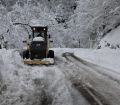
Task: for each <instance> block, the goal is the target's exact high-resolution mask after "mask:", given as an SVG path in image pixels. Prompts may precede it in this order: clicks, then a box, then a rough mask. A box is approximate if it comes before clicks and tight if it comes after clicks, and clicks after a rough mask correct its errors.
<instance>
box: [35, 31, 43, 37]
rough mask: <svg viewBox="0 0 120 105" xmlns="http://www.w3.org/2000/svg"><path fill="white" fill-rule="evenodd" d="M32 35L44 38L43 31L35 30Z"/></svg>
mask: <svg viewBox="0 0 120 105" xmlns="http://www.w3.org/2000/svg"><path fill="white" fill-rule="evenodd" d="M34 37H43V38H45V33H44V32H35V33H34Z"/></svg>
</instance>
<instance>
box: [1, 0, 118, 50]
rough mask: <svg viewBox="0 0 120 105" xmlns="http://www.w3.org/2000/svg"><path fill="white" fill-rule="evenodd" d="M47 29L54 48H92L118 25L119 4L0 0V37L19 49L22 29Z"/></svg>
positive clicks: (113, 0)
mask: <svg viewBox="0 0 120 105" xmlns="http://www.w3.org/2000/svg"><path fill="white" fill-rule="evenodd" d="M16 22H21V23H25V24H29V25H31V24H32V22H37V23H38V24H39V25H47V26H48V27H49V34H51V35H52V38H53V41H54V47H72V48H75V47H84V48H85V47H88V48H89V47H96V46H97V45H98V44H99V41H100V40H101V38H103V37H104V36H105V35H106V34H107V33H109V32H110V31H111V30H113V29H114V28H116V27H117V26H119V25H120V0H0V36H4V40H7V41H8V44H9V48H20V47H21V46H22V41H23V40H24V39H25V38H26V37H27V36H28V32H27V30H26V28H27V29H28V27H26V26H22V25H19V26H15V25H13V23H16Z"/></svg>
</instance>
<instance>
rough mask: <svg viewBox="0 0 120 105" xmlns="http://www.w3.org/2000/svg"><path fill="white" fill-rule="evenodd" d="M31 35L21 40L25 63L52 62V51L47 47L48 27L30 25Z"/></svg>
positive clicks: (48, 41) (48, 38) (48, 39)
mask: <svg viewBox="0 0 120 105" xmlns="http://www.w3.org/2000/svg"><path fill="white" fill-rule="evenodd" d="M31 29H32V35H30V36H29V38H28V40H26V41H23V43H24V47H23V62H24V63H25V64H54V51H53V50H50V49H49V47H50V46H49V45H50V44H49V43H50V35H48V34H47V31H48V27H47V26H45V27H43V26H31Z"/></svg>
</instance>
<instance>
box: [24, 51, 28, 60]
mask: <svg viewBox="0 0 120 105" xmlns="http://www.w3.org/2000/svg"><path fill="white" fill-rule="evenodd" d="M25 58H26V59H29V50H25V51H23V59H25Z"/></svg>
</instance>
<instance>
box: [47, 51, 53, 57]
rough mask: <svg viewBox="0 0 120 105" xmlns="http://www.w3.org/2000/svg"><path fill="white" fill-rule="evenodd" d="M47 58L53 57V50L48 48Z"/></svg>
mask: <svg viewBox="0 0 120 105" xmlns="http://www.w3.org/2000/svg"><path fill="white" fill-rule="evenodd" d="M48 58H54V51H53V50H49V52H48Z"/></svg>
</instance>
